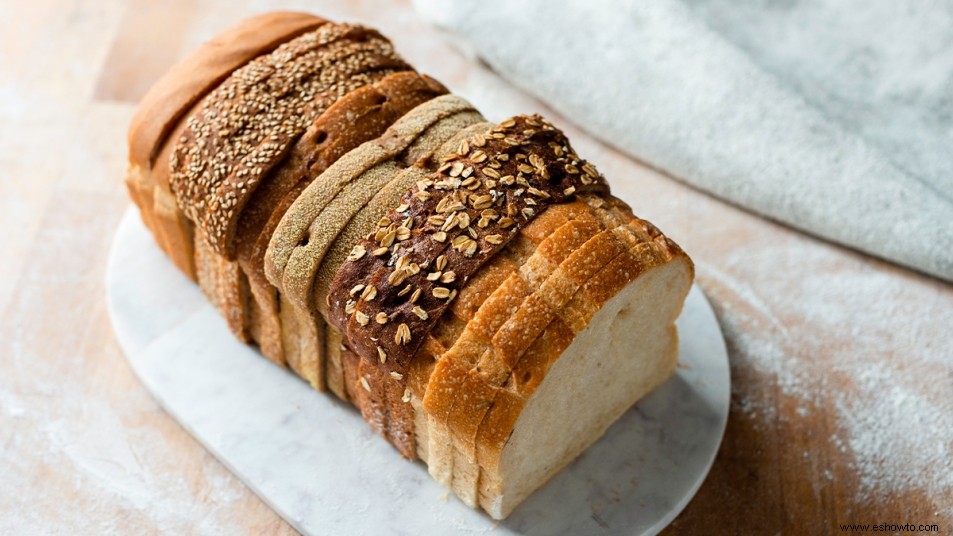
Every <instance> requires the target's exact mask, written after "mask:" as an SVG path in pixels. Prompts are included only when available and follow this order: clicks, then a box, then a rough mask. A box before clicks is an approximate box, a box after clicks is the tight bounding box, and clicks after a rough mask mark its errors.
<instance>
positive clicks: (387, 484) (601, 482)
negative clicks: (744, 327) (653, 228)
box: [106, 209, 730, 535]
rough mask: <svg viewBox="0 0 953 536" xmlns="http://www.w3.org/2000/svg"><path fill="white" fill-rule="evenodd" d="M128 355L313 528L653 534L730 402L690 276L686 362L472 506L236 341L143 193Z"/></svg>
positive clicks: (222, 451) (213, 443)
mask: <svg viewBox="0 0 953 536" xmlns="http://www.w3.org/2000/svg"><path fill="white" fill-rule="evenodd" d="M106 289H107V297H108V306H109V314H110V317H111V319H112V322H113V326H114V327H115V330H116V337H117V338H118V340H119V343H120V345H121V346H122V348H123V350H124V352H125V354H126V356H127V357H128V359H129V362H130V364H131V365H132V368H133V369H134V370H135V372H136V374H137V375H138V376H139V378H140V379H141V380H142V383H143V384H145V386H146V387H147V388H148V389H149V391H151V392H152V394H153V395H154V396H155V397H156V399H158V401H159V402H160V404H162V406H163V407H164V408H165V409H166V410H167V411H168V412H169V413H170V414H171V415H172V416H173V417H175V418H176V419H177V420H178V421H179V423H180V424H181V425H182V426H183V427H185V428H186V429H187V430H189V432H190V433H191V434H192V435H193V436H195V438H196V439H197V440H198V441H200V442H201V443H202V444H203V445H205V447H206V448H208V449H209V451H211V452H212V453H213V454H214V455H215V456H216V457H217V458H218V459H219V460H221V462H222V463H224V464H225V465H226V466H227V467H228V468H229V469H231V471H232V472H233V473H235V474H236V475H237V476H238V477H239V478H241V479H242V481H243V482H245V484H247V485H248V486H249V487H250V488H251V489H252V490H254V491H255V493H257V494H258V495H259V496H260V497H261V498H262V499H263V500H264V501H266V502H267V503H268V504H269V505H271V506H272V508H274V509H275V510H276V511H277V512H279V513H280V514H281V516H282V517H284V518H285V519H286V520H288V522H289V523H291V524H292V525H293V526H294V527H295V528H297V529H298V530H299V531H301V532H303V533H305V534H316V535H317V534H321V535H324V534H348V535H358V534H374V535H377V534H408V535H418V534H449V533H457V532H459V533H474V532H475V533H482V532H489V531H492V533H493V534H494V535H504V534H628V535H631V534H654V533H656V532H658V531H660V530H661V529H662V528H663V527H665V526H666V525H667V524H668V523H670V522H671V521H672V520H673V519H674V518H675V516H676V515H678V513H679V512H680V511H681V510H682V509H683V508H684V507H685V505H686V504H688V501H689V500H690V499H691V498H692V496H693V495H694V494H695V492H696V491H697V490H698V487H699V486H700V485H701V482H702V481H703V480H704V478H705V475H706V474H707V473H708V470H709V468H710V467H711V464H712V461H713V460H714V457H715V454H716V452H717V451H718V446H719V444H720V443H721V438H722V435H723V433H724V429H725V424H726V421H727V417H728V402H729V393H730V388H729V387H730V378H729V370H728V358H727V353H726V351H725V344H724V340H723V338H722V335H721V331H720V329H719V326H718V322H717V320H716V319H715V316H714V314H713V312H712V310H711V307H710V306H709V304H708V302H707V300H706V299H705V296H704V294H702V292H701V290H700V289H699V288H698V287H697V286H695V287H694V288H693V289H692V292H691V293H690V294H689V296H688V301H687V303H686V304H685V310H684V312H683V313H682V315H681V317H680V318H679V320H678V328H679V333H680V337H681V349H680V355H679V359H680V367H679V369H678V373H677V374H676V375H675V377H674V378H672V379H671V380H670V381H669V382H668V383H666V384H665V385H663V386H662V387H661V388H659V389H658V390H656V391H655V392H654V393H652V394H651V395H649V396H648V397H647V398H645V399H644V400H642V401H641V402H640V403H639V404H638V405H637V406H636V407H635V408H633V409H632V410H630V411H629V412H627V413H626V414H625V415H623V416H622V418H621V419H619V421H618V422H616V423H615V424H614V425H613V426H612V427H611V428H610V429H609V431H608V432H607V433H606V435H605V436H604V437H603V438H602V439H601V440H599V441H598V442H597V443H596V444H595V445H593V446H592V447H591V448H589V449H588V450H587V451H586V452H585V453H583V455H582V456H580V457H579V459H577V460H576V461H575V462H573V463H572V464H571V465H570V466H569V467H568V468H566V469H565V470H563V471H562V472H561V473H560V474H559V475H557V476H556V477H555V478H553V479H552V480H551V481H550V482H549V483H548V484H546V485H545V486H543V488H542V489H540V490H539V491H537V492H536V493H535V494H534V495H532V496H531V497H530V498H529V499H528V500H527V501H526V502H525V503H523V504H522V505H521V506H520V507H519V508H517V510H516V511H515V512H514V513H513V514H512V515H511V516H510V517H509V518H508V519H506V520H505V521H502V522H500V523H495V522H494V521H493V520H492V519H490V518H489V517H488V516H487V515H485V514H483V513H482V512H479V511H475V510H471V509H469V508H467V507H466V506H465V505H464V504H463V503H461V502H460V501H458V500H457V499H456V498H455V497H454V496H453V494H452V493H451V494H449V495H448V493H447V492H446V490H444V489H443V488H441V487H440V486H439V485H438V484H437V483H436V482H434V481H433V480H431V478H430V476H429V475H428V474H427V469H426V467H425V466H424V465H423V464H422V463H410V462H407V461H405V460H404V459H402V458H401V457H400V456H399V455H398V453H397V451H396V450H395V449H393V448H392V447H391V446H390V445H389V444H388V443H387V442H386V441H384V440H383V439H382V438H380V437H378V436H376V435H375V434H373V433H372V432H371V431H370V429H369V428H368V427H367V426H366V425H365V424H364V422H363V420H362V419H361V415H360V414H359V413H358V412H357V411H356V410H355V409H354V408H352V407H350V406H348V405H346V404H343V403H341V402H340V401H338V400H336V399H335V398H334V397H333V396H325V395H322V394H320V393H317V392H315V391H314V390H312V389H311V388H310V387H309V386H308V385H307V384H305V383H304V382H303V381H301V380H299V379H298V378H297V377H296V376H294V375H293V374H291V373H290V372H288V371H287V370H284V369H281V368H279V367H277V366H275V365H273V364H271V363H270V362H269V361H267V360H265V359H264V358H263V357H262V356H261V355H260V354H259V353H258V352H257V351H256V350H254V349H252V348H250V347H248V346H245V345H243V344H241V343H239V342H238V341H237V340H236V339H235V338H234V337H233V336H232V335H231V333H230V332H229V331H228V329H227V327H226V326H225V323H224V321H223V320H222V319H221V318H220V317H219V315H218V314H217V313H216V311H215V310H214V309H213V308H212V307H211V306H210V305H209V304H208V303H207V302H206V300H205V299H204V298H203V296H202V294H201V292H200V291H199V289H198V288H197V287H196V286H195V285H194V284H192V283H191V282H190V281H188V280H187V279H186V278H185V277H184V276H182V275H181V274H180V273H179V272H178V271H177V270H176V269H175V268H174V267H173V266H172V264H171V263H170V262H169V261H168V260H167V259H166V258H165V257H164V255H163V253H162V252H161V251H160V250H159V248H158V247H157V246H156V245H155V243H154V241H153V239H152V236H151V235H150V234H149V232H148V231H147V229H146V228H145V227H144V226H143V225H142V223H141V221H140V220H139V217H138V213H137V212H136V211H135V210H134V209H130V210H129V211H127V213H126V214H125V216H124V217H123V219H122V222H121V224H120V226H119V229H118V231H117V232H116V238H115V241H114V243H113V246H112V252H111V254H110V258H109V266H108V270H107V275H106Z"/></svg>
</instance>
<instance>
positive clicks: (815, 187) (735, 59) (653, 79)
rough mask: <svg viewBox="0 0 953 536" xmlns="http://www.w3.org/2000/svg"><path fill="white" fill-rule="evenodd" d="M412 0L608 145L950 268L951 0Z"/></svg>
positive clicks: (715, 188) (868, 245)
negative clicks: (556, 0)
mask: <svg viewBox="0 0 953 536" xmlns="http://www.w3.org/2000/svg"><path fill="white" fill-rule="evenodd" d="M415 3H416V4H417V7H418V9H419V11H420V12H421V13H423V14H424V15H425V16H427V17H428V18H430V19H431V20H432V21H433V22H435V23H436V24H437V25H439V26H441V27H443V28H445V29H447V30H449V31H451V32H452V33H454V34H456V35H458V36H460V37H461V38H462V39H463V40H464V41H465V42H466V43H467V45H468V46H469V47H470V48H472V49H473V50H474V51H475V52H476V53H477V54H478V55H480V56H481V57H482V58H483V59H484V60H486V61H487V62H488V63H489V64H490V65H491V66H493V67H494V68H495V69H496V70H497V71H498V72H499V73H500V74H502V75H503V76H504V77H506V78H507V79H509V80H510V81H511V82H513V83H514V84H516V85H518V86H520V87H521V88H523V89H525V90H527V91H529V92H530V93H533V94H535V95H537V96H538V97H540V98H542V99H543V100H545V101H546V102H547V103H549V104H550V105H551V106H553V107H554V108H556V109H557V110H558V111H559V112H560V113H562V114H564V115H565V116H567V117H568V118H569V119H571V120H573V121H574V122H576V123H577V124H578V125H580V126H582V127H583V128H585V129H587V130H588V131H589V132H591V133H592V134H593V135H595V136H597V137H599V138H601V139H602V140H603V141H605V142H607V143H609V144H612V145H614V146H616V147H618V148H620V149H622V150H624V151H626V152H628V153H629V154H631V155H634V156H636V157H638V158H640V159H643V160H645V161H647V162H649V163H651V164H653V165H655V166H657V167H659V168H661V169H664V170H665V171H667V172H669V173H670V174H672V175H674V176H676V177H678V178H680V179H682V180H684V181H686V182H689V183H691V184H693V185H695V186H697V187H699V188H702V189H704V190H707V191H709V192H711V193H713V194H715V195H718V196H721V197H723V198H725V199H728V200H730V201H732V202H734V203H737V204H739V205H742V206H745V207H747V208H749V209H751V210H754V211H756V212H759V213H761V214H763V215H765V216H768V217H771V218H774V219H777V220H779V221H782V222H785V223H788V224H790V225H792V226H795V227H798V228H801V229H803V230H805V231H808V232H810V233H813V234H815V235H818V236H821V237H824V238H827V239H830V240H832V241H835V242H839V243H841V244H845V245H849V246H852V247H855V248H858V249H861V250H864V251H866V252H869V253H871V254H873V255H877V256H879V257H882V258H885V259H890V260H893V261H895V262H897V263H900V264H903V265H906V266H909V267H912V268H915V269H918V270H921V271H923V272H926V273H929V274H933V275H935V276H938V277H941V278H943V279H946V280H949V281H953V4H951V3H950V2H946V3H939V2H924V1H919V0H906V1H904V0H815V1H811V2H808V1H798V0H784V1H778V0H760V1H759V0H745V1H731V2H729V1H711V0H709V1H706V0H685V1H679V0H652V1H630V0H601V1H594V0H564V1H561V2H553V1H549V0H482V1H479V2H476V1H451V2H448V1H443V0H415ZM616 180H618V179H616Z"/></svg>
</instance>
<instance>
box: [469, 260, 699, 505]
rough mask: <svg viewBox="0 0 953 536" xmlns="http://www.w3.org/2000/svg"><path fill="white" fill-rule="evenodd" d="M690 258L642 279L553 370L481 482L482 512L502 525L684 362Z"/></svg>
mask: <svg viewBox="0 0 953 536" xmlns="http://www.w3.org/2000/svg"><path fill="white" fill-rule="evenodd" d="M692 277H693V276H692V267H691V264H690V261H688V259H687V257H684V256H681V257H676V258H675V259H674V260H673V261H671V262H669V263H667V264H663V265H661V266H657V267H655V268H652V269H650V270H648V271H647V272H646V273H643V274H642V275H640V276H639V277H638V278H636V279H635V281H633V282H632V283H630V284H629V285H628V286H626V287H625V288H624V289H622V291H621V292H619V293H618V294H616V295H615V296H614V297H613V298H612V299H610V300H609V301H608V302H606V304H605V305H604V306H603V307H602V309H600V310H599V312H597V313H596V314H595V316H593V318H592V320H591V321H590V322H589V325H588V326H587V327H586V328H585V329H584V330H583V331H582V332H580V333H579V334H577V335H576V338H575V340H573V342H572V344H570V346H569V348H567V349H566V351H565V352H563V354H562V355H561V356H560V357H559V359H558V360H557V361H556V363H555V364H554V365H553V366H552V367H551V368H550V369H549V371H548V372H547V374H546V377H545V379H544V380H543V381H542V383H541V384H540V385H539V387H538V388H537V389H536V391H535V392H534V393H533V394H532V395H531V396H530V398H529V400H528V401H527V403H526V405H525V406H524V408H523V411H522V413H521V414H520V416H519V419H518V420H517V421H516V426H515V427H514V428H513V433H512V435H511V436H510V438H509V440H508V441H507V442H506V445H505V446H504V447H503V450H502V453H501V454H500V460H499V468H498V471H497V472H496V473H495V474H493V473H484V474H483V475H482V478H483V481H482V482H481V490H480V506H481V507H483V509H485V510H486V511H487V512H488V513H489V514H490V515H491V516H492V517H493V518H495V519H503V518H505V517H506V516H508V515H509V514H510V512H511V511H512V510H513V508H515V507H516V506H517V505H518V504H520V503H521V502H522V501H523V500H524V499H525V498H526V497H527V496H528V495H530V494H531V493H532V492H533V491H535V490H536V489H538V488H539V487H540V486H542V485H543V484H545V483H546V482H547V481H548V480H549V479H550V478H552V477H553V476H554V475H555V474H556V473H558V472H559V471H561V470H562V469H563V468H564V467H565V466H566V465H568V464H569V463H570V462H571V461H572V460H573V459H575V458H576V456H578V455H579V454H580V453H582V451H584V450H585V449H586V448H588V447H589V446H590V445H591V444H592V443H594V442H595V441H596V440H597V439H599V438H600V437H602V435H603V434H604V433H605V431H606V430H607V429H608V428H609V426H610V425H611V424H612V423H613V422H615V421H616V420H617V419H618V418H619V417H620V416H621V415H622V414H623V413H624V412H625V411H626V410H628V409H629V408H630V407H632V406H633V405H634V404H635V403H636V402H637V401H638V400H640V399H641V398H642V397H644V396H645V395H647V394H648V393H650V392H651V391H652V390H654V389H655V388H656V387H658V386H659V385H661V384H662V383H664V382H665V381H666V380H668V379H669V378H670V377H671V376H672V374H674V372H675V367H676V365H677V362H678V333H677V330H676V328H675V318H676V317H677V316H678V314H679V312H680V311H681V307H682V303H683V302H684V299H685V296H686V295H687V294H688V290H689V288H690V287H691V282H692Z"/></svg>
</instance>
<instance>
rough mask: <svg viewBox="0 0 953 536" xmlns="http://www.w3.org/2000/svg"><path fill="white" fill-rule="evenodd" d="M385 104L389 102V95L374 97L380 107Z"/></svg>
mask: <svg viewBox="0 0 953 536" xmlns="http://www.w3.org/2000/svg"><path fill="white" fill-rule="evenodd" d="M385 102H387V95H378V96H376V97H374V104H377V105H378V106H380V105H382V104H384V103H385Z"/></svg>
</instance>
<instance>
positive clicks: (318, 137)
mask: <svg viewBox="0 0 953 536" xmlns="http://www.w3.org/2000/svg"><path fill="white" fill-rule="evenodd" d="M327 140H328V133H327V132H325V131H323V130H319V131H318V133H317V134H315V136H314V143H315V144H316V145H321V144H322V143H324V142H326V141H327Z"/></svg>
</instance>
